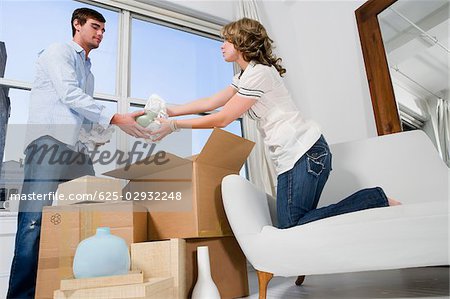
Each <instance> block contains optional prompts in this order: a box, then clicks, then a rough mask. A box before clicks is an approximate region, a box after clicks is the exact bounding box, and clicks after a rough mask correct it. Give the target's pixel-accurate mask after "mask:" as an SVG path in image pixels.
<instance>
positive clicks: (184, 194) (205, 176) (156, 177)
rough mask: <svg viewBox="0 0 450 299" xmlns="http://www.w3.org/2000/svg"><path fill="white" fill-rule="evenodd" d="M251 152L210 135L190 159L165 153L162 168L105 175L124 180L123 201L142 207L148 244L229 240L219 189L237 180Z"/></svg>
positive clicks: (226, 137)
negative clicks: (174, 240)
mask: <svg viewBox="0 0 450 299" xmlns="http://www.w3.org/2000/svg"><path fill="white" fill-rule="evenodd" d="M253 146H254V142H251V141H249V140H246V139H244V138H242V137H239V136H236V135H234V134H232V133H229V132H226V131H223V130H220V129H214V130H213V132H212V134H211V136H210V137H209V139H208V141H207V142H206V144H205V146H204V147H203V149H202V151H201V152H200V154H198V155H196V156H193V157H190V158H180V157H178V156H176V155H173V154H170V153H166V156H165V158H166V159H167V160H165V161H166V162H165V163H162V164H161V163H159V165H157V164H156V163H143V162H142V161H138V162H136V163H134V164H132V165H128V166H127V167H122V168H119V169H116V170H113V171H109V172H107V173H105V175H108V176H111V177H115V178H122V179H128V180H129V183H128V184H127V185H126V186H125V188H124V189H123V198H124V199H129V200H139V201H140V202H141V203H142V204H143V205H144V206H146V207H147V209H148V211H149V216H150V217H149V227H148V232H149V240H163V239H170V238H199V237H219V236H231V235H232V231H231V228H230V226H229V224H228V221H227V218H226V215H225V211H224V209H223V204H222V195H221V191H220V185H221V182H222V178H223V177H225V176H226V175H229V174H239V171H240V169H241V168H242V166H243V165H244V163H245V161H246V159H247V157H248V155H249V154H250V152H251V150H252V148H253ZM149 160H150V161H151V160H152V159H149ZM157 197H158V198H157ZM164 197H165V199H164Z"/></svg>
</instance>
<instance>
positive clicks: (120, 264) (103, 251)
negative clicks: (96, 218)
mask: <svg viewBox="0 0 450 299" xmlns="http://www.w3.org/2000/svg"><path fill="white" fill-rule="evenodd" d="M129 269H130V252H129V251H128V245H127V243H126V242H125V240H124V239H122V238H120V237H117V236H114V235H111V232H110V229H109V227H98V228H97V233H96V234H95V235H94V236H92V237H89V238H87V239H84V240H83V241H81V242H80V244H78V247H77V250H76V252H75V257H74V260H73V274H74V276H75V278H88V277H99V276H111V275H122V274H127V273H128V271H129Z"/></svg>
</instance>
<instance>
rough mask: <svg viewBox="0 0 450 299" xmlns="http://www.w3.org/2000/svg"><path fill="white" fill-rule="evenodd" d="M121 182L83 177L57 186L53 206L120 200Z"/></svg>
mask: <svg viewBox="0 0 450 299" xmlns="http://www.w3.org/2000/svg"><path fill="white" fill-rule="evenodd" d="M123 186H124V181H123V180H118V179H113V178H101V177H95V176H90V175H87V176H83V177H80V178H77V179H74V180H71V181H68V182H66V183H62V184H59V186H58V190H57V196H56V197H55V198H56V200H55V201H54V203H53V205H54V206H67V205H71V204H80V203H86V201H89V202H103V201H106V202H109V201H113V200H115V201H118V200H122V198H121V195H122V189H123Z"/></svg>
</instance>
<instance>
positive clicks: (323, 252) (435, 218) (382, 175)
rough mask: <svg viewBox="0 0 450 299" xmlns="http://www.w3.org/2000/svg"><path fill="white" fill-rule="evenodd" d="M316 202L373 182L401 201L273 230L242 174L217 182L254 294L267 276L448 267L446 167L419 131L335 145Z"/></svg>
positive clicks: (269, 209) (265, 200) (268, 207)
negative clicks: (254, 278)
mask: <svg viewBox="0 0 450 299" xmlns="http://www.w3.org/2000/svg"><path fill="white" fill-rule="evenodd" d="M331 151H332V153H333V171H332V172H331V175H330V178H329V181H328V183H327V185H326V187H325V189H324V192H323V195H322V197H321V200H320V203H319V206H323V205H328V204H331V203H334V202H337V201H339V200H340V199H342V198H344V197H345V196H347V195H349V194H351V193H353V192H354V191H357V190H359V189H362V188H365V187H373V186H380V187H382V188H383V189H384V190H385V192H386V194H387V195H388V196H389V197H392V198H395V199H397V200H399V201H401V202H402V203H403V205H401V206H394V207H386V208H377V209H370V210H364V211H359V212H355V213H349V214H344V215H339V216H335V217H330V218H326V219H322V220H319V221H315V222H311V223H308V224H305V225H302V226H297V227H293V228H289V229H283V230H282V229H277V228H276V211H275V201H274V199H273V198H271V197H270V196H268V195H266V194H265V193H263V192H261V191H259V190H257V189H256V188H255V186H253V185H252V184H251V183H250V182H248V181H247V180H245V179H244V178H242V177H240V176H237V175H231V176H227V177H225V178H224V179H223V182H222V196H223V204H224V208H225V211H226V214H227V217H228V220H229V222H230V225H231V228H232V230H233V232H234V234H235V236H236V239H237V241H238V242H239V244H240V246H241V248H242V250H243V252H244V254H245V256H246V257H247V259H248V260H249V262H250V263H251V264H252V265H253V266H254V268H255V269H256V270H257V271H258V278H260V298H261V297H262V298H264V297H265V291H266V288H267V283H268V281H269V280H270V278H271V277H272V274H273V275H276V276H285V277H287V276H297V275H312V274H327V273H342V272H357V271H367V270H381V269H399V268H409V267H421V266H434V265H448V264H449V222H448V220H449V181H450V175H449V174H450V171H449V169H448V167H447V166H446V165H445V164H444V163H443V162H442V160H441V159H440V157H439V155H438V153H437V151H436V150H435V148H434V146H433V145H432V144H431V142H430V140H429V139H428V137H427V136H426V135H425V134H424V133H423V132H422V131H413V132H403V133H399V134H393V135H387V136H382V137H375V138H371V139H367V140H362V141H354V142H348V143H341V144H335V145H332V146H331Z"/></svg>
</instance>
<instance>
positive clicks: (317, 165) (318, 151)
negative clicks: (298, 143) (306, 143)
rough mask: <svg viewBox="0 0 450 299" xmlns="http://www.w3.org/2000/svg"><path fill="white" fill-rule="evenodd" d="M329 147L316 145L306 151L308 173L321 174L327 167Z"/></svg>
mask: <svg viewBox="0 0 450 299" xmlns="http://www.w3.org/2000/svg"><path fill="white" fill-rule="evenodd" d="M328 154H329V152H328V149H327V148H325V147H323V146H318V145H314V146H313V147H312V148H311V149H309V151H308V152H306V156H307V157H306V164H307V166H308V173H310V174H312V175H314V176H319V175H320V174H321V173H322V171H323V170H324V169H325V162H326V159H327V157H328Z"/></svg>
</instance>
